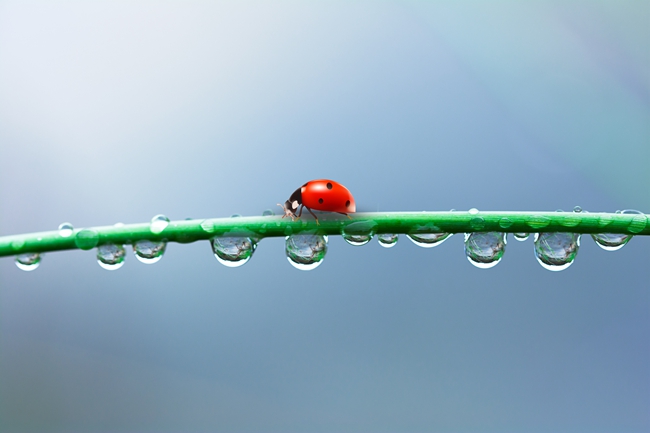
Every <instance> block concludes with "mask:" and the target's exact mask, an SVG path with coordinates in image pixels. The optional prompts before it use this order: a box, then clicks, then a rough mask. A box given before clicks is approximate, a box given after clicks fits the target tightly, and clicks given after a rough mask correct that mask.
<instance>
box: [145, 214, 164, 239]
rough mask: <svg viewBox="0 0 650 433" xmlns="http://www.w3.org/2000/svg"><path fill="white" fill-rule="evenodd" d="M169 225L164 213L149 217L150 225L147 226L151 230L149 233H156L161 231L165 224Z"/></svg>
mask: <svg viewBox="0 0 650 433" xmlns="http://www.w3.org/2000/svg"><path fill="white" fill-rule="evenodd" d="M168 225H169V218H167V217H166V216H165V215H156V216H155V217H153V218H151V225H150V226H149V230H151V233H153V234H156V235H157V234H158V233H161V232H162V231H163V230H165V228H167V226H168Z"/></svg>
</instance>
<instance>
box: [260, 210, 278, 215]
mask: <svg viewBox="0 0 650 433" xmlns="http://www.w3.org/2000/svg"><path fill="white" fill-rule="evenodd" d="M273 215H275V212H273V211H272V210H271V209H267V210H265V211H264V212H262V216H273Z"/></svg>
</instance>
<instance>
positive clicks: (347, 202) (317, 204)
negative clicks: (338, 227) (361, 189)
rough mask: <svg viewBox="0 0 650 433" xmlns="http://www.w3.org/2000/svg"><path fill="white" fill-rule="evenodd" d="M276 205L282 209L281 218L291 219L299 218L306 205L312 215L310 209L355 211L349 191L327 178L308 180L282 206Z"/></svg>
mask: <svg viewBox="0 0 650 433" xmlns="http://www.w3.org/2000/svg"><path fill="white" fill-rule="evenodd" d="M278 206H280V207H282V209H284V215H283V216H282V218H284V217H287V216H288V217H290V218H291V220H292V221H295V219H296V218H300V216H301V215H302V208H303V207H306V208H307V210H308V211H309V213H310V214H312V215H314V213H313V212H312V211H311V210H312V209H316V210H324V211H328V212H337V213H341V214H343V215H347V214H349V213H354V212H356V211H357V206H356V204H355V203H354V197H352V194H351V193H350V191H349V190H348V189H347V188H346V187H344V186H343V185H341V184H340V183H338V182H334V181H333V180H328V179H318V180H310V181H309V182H307V183H306V184H304V185H303V186H301V187H300V188H298V189H297V190H296V191H295V192H294V193H293V194H291V197H289V200H287V201H286V202H284V206H283V205H281V204H280V203H278ZM298 207H300V213H298V214H297V215H296V212H297V211H298ZM314 218H316V222H317V223H318V217H317V216H316V215H314Z"/></svg>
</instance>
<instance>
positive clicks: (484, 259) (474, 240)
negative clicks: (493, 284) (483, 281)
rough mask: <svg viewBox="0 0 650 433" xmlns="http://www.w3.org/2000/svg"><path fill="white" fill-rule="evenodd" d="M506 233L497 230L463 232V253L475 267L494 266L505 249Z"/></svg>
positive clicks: (486, 267) (485, 267)
mask: <svg viewBox="0 0 650 433" xmlns="http://www.w3.org/2000/svg"><path fill="white" fill-rule="evenodd" d="M506 242H507V241H506V234H505V233H498V232H475V233H466V234H465V255H466V256H467V260H469V262H470V263H471V264H473V265H474V266H476V267H477V268H481V269H488V268H492V267H494V266H496V265H497V264H498V263H499V262H500V261H501V258H502V257H503V253H504V252H505V250H506Z"/></svg>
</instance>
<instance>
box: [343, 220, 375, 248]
mask: <svg viewBox="0 0 650 433" xmlns="http://www.w3.org/2000/svg"><path fill="white" fill-rule="evenodd" d="M375 226H376V224H375V223H372V222H368V221H358V222H354V223H352V224H348V225H347V226H345V227H343V229H342V230H341V237H343V239H344V240H345V241H346V242H347V243H349V244H350V245H354V246H361V245H365V244H367V243H368V242H370V241H371V240H372V237H373V236H374V234H375V233H374V228H375Z"/></svg>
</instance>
